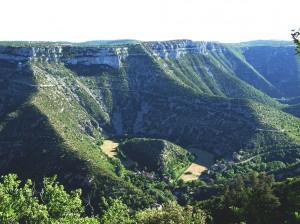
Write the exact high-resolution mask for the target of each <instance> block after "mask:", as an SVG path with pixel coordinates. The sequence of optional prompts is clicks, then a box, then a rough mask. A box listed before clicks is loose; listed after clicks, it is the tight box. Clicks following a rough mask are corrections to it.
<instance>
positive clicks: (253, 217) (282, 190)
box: [200, 173, 300, 224]
mask: <svg viewBox="0 0 300 224" xmlns="http://www.w3.org/2000/svg"><path fill="white" fill-rule="evenodd" d="M299 193H300V179H297V178H296V179H292V180H289V182H287V181H285V182H283V183H278V182H275V181H274V178H273V177H272V176H268V175H266V174H257V173H253V174H251V175H249V176H247V177H242V176H238V177H237V178H236V179H235V180H234V181H233V182H232V183H231V184H229V185H227V186H226V187H225V190H224V194H222V195H221V196H218V197H214V198H212V199H210V200H208V201H205V202H202V203H200V204H201V205H200V206H201V207H204V208H205V210H206V211H208V212H209V213H210V215H211V216H212V219H213V221H214V223H256V224H263V223H300V216H299V214H300V213H299V212H300V196H299Z"/></svg>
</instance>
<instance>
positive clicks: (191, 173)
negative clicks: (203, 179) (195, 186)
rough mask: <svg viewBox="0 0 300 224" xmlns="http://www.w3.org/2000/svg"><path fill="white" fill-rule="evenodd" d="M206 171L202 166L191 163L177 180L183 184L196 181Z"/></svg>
mask: <svg viewBox="0 0 300 224" xmlns="http://www.w3.org/2000/svg"><path fill="white" fill-rule="evenodd" d="M205 170H207V168H206V167H205V166H202V165H200V164H197V163H192V164H191V165H190V166H189V168H187V169H186V171H185V172H184V173H183V174H182V175H181V176H180V178H179V179H181V180H183V181H184V182H188V181H193V180H197V179H198V178H199V177H200V175H201V174H202V172H203V171H205Z"/></svg>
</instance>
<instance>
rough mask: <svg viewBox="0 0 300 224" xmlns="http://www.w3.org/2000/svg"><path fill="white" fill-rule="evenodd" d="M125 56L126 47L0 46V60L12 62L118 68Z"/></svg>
mask: <svg viewBox="0 0 300 224" xmlns="http://www.w3.org/2000/svg"><path fill="white" fill-rule="evenodd" d="M126 57H127V48H126V47H123V48H97V47H93V48H92V47H89V48H82V47H47V48H44V47H0V60H4V61H9V62H12V63H18V64H19V65H22V64H23V63H26V62H30V61H41V62H50V63H53V62H54V63H57V62H63V63H65V64H67V65H68V64H72V65H75V64H83V65H93V64H104V65H109V66H111V67H113V68H117V69H118V68H120V66H121V64H122V60H124V59H125V58H126Z"/></svg>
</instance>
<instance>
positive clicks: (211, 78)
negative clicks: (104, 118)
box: [0, 40, 300, 98]
mask: <svg viewBox="0 0 300 224" xmlns="http://www.w3.org/2000/svg"><path fill="white" fill-rule="evenodd" d="M135 47H137V48H140V50H139V51H138V52H136V51H135V50H132V49H133V48H135ZM129 52H130V53H129ZM144 54H148V55H150V56H151V57H153V58H154V59H157V60H158V61H157V63H162V64H163V65H164V67H165V69H166V70H169V72H173V73H174V72H177V73H178V74H177V76H178V75H180V76H181V77H184V80H187V79H190V76H191V74H192V73H193V74H194V76H195V77H194V79H197V80H198V81H199V83H197V82H195V80H193V81H192V82H190V83H189V84H188V82H187V81H185V84H188V85H194V84H195V85H197V86H195V85H194V86H195V88H197V89H199V88H200V89H201V91H203V92H206V93H209V94H211V93H213V94H217V95H220V94H221V95H222V93H223V94H224V95H226V96H229V97H244V96H245V94H240V95H239V92H240V90H235V89H236V87H234V88H232V87H231V88H227V86H228V79H230V83H236V82H238V83H237V84H234V85H235V86H237V85H238V86H240V83H239V82H240V81H241V80H242V81H243V82H245V83H247V84H250V85H251V86H253V87H255V88H256V89H258V90H260V91H262V92H264V93H266V94H268V95H269V96H272V97H276V98H280V97H295V96H298V95H300V93H299V91H298V90H299V86H300V78H299V77H300V76H299V73H300V63H299V59H297V57H295V55H294V49H293V47H292V46H281V47H273V46H265V45H264V46H250V45H249V46H247V47H243V46H239V45H230V46H229V45H224V44H220V43H215V42H194V41H191V40H174V41H161V42H142V43H135V44H131V45H123V46H119V47H117V46H111V47H99V46H94V47H82V46H75V45H72V44H71V45H61V46H59V45H57V46H49V47H41V46H35V47H10V46H6V47H5V46H2V47H0V60H4V61H9V62H12V63H17V64H18V66H19V68H22V67H23V65H24V64H26V63H27V62H31V61H33V62H34V61H39V62H49V63H58V62H61V63H64V64H65V65H107V66H110V67H112V68H113V69H117V70H118V69H120V68H121V67H122V66H123V65H124V64H126V63H127V62H128V60H127V58H128V56H130V57H134V58H135V63H139V58H138V57H139V56H141V55H144ZM159 60H160V61H159ZM126 66H127V65H126ZM179 73H180V74H179ZM220 73H222V75H221V76H218V74H220ZM223 73H226V74H227V76H228V77H227V76H226V75H223ZM233 77H237V78H238V79H239V80H233V79H232V78H233ZM193 83H194V84H193ZM225 83H227V84H225ZM224 85H226V86H224ZM247 88H248V87H247ZM243 89H245V88H243ZM246 95H247V94H246Z"/></svg>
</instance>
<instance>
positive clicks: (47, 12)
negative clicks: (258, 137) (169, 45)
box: [0, 0, 300, 42]
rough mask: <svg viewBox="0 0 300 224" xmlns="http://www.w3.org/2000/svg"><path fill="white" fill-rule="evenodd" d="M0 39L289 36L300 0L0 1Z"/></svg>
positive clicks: (298, 23) (299, 19)
mask: <svg viewBox="0 0 300 224" xmlns="http://www.w3.org/2000/svg"><path fill="white" fill-rule="evenodd" d="M0 7H1V8H0V9H1V11H0V40H42V41H58V40H61V41H86V40H100V39H101V40H106V39H138V40H169V39H181V38H185V39H192V40H216V41H221V42H239V41H246V40H255V39H284V40H288V39H290V32H291V29H295V28H299V27H300V0H107V1H104V0H1V2H0Z"/></svg>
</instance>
